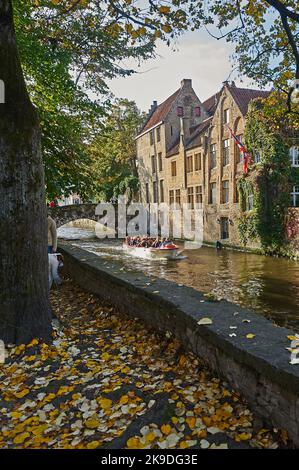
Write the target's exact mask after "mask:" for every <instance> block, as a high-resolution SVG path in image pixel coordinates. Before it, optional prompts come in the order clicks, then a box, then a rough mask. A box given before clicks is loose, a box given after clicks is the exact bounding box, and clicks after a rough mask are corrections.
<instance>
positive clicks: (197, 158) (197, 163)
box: [194, 153, 201, 171]
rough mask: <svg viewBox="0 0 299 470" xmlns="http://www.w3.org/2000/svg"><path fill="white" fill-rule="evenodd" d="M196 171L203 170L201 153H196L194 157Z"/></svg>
mask: <svg viewBox="0 0 299 470" xmlns="http://www.w3.org/2000/svg"><path fill="white" fill-rule="evenodd" d="M194 170H195V171H199V170H201V153H196V154H195V155H194Z"/></svg>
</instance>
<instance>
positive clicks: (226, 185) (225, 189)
mask: <svg viewBox="0 0 299 470" xmlns="http://www.w3.org/2000/svg"><path fill="white" fill-rule="evenodd" d="M227 202H229V181H228V180H226V181H222V203H223V204H226V203H227Z"/></svg>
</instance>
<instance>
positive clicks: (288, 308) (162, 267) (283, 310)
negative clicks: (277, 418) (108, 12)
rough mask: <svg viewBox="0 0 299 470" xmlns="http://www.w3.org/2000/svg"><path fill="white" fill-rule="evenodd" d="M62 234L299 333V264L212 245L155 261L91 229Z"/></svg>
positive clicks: (125, 263) (129, 266) (64, 230)
mask: <svg viewBox="0 0 299 470" xmlns="http://www.w3.org/2000/svg"><path fill="white" fill-rule="evenodd" d="M59 236H60V237H63V238H65V239H69V240H70V243H73V244H76V245H77V246H80V247H81V248H83V249H85V250H87V251H90V252H93V253H95V254H97V255H98V256H101V257H103V258H105V259H109V260H110V261H111V262H113V260H121V261H122V263H123V266H124V269H125V270H127V271H129V270H134V271H136V270H140V271H143V272H145V273H146V274H148V275H150V276H155V277H163V278H166V279H168V280H171V281H175V282H177V283H180V284H185V285H187V286H190V287H193V288H194V289H197V290H199V291H202V292H209V293H210V292H211V293H213V294H214V295H215V296H216V297H217V298H224V299H227V300H229V301H231V302H234V303H236V304H239V305H242V306H244V307H247V308H249V309H251V310H253V311H255V312H256V313H259V314H262V315H264V316H266V317H267V318H269V319H271V320H272V321H274V322H275V323H277V324H279V325H280V326H287V327H289V328H292V329H295V330H296V331H299V262H295V261H292V260H288V259H278V258H272V257H268V256H261V255H254V254H251V253H243V252H238V251H231V250H224V249H223V250H222V251H219V252H217V251H216V250H215V249H213V248H209V247H202V248H200V249H196V250H187V251H184V252H183V253H182V255H183V256H181V257H180V258H179V259H177V260H175V261H164V260H155V261H152V260H146V259H140V258H135V257H134V258H132V256H130V255H128V254H126V253H125V252H124V251H123V250H122V246H121V241H120V240H104V241H101V240H99V239H97V238H93V237H94V232H92V231H89V230H82V229H78V228H64V227H63V228H62V229H60V230H59ZM182 248H183V246H182Z"/></svg>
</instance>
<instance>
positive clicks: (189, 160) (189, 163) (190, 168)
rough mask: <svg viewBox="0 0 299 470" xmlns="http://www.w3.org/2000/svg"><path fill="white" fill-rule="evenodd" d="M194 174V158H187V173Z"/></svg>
mask: <svg viewBox="0 0 299 470" xmlns="http://www.w3.org/2000/svg"><path fill="white" fill-rule="evenodd" d="M192 172H193V156H192V155H190V156H189V157H187V173H192Z"/></svg>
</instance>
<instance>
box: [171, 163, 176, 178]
mask: <svg viewBox="0 0 299 470" xmlns="http://www.w3.org/2000/svg"><path fill="white" fill-rule="evenodd" d="M171 176H176V161H174V162H171Z"/></svg>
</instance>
